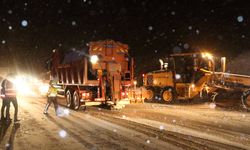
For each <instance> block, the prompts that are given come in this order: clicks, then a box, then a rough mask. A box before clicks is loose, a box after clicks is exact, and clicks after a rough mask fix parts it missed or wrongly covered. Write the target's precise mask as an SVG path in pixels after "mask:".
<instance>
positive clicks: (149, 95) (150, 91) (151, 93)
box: [146, 89, 155, 102]
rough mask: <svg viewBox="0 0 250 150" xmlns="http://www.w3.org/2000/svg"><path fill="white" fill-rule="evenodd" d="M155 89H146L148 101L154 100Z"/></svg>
mask: <svg viewBox="0 0 250 150" xmlns="http://www.w3.org/2000/svg"><path fill="white" fill-rule="evenodd" d="M154 95H155V94H154V91H153V89H147V91H146V100H147V101H150V102H151V101H153V100H154Z"/></svg>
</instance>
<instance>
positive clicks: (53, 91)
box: [48, 86, 57, 97]
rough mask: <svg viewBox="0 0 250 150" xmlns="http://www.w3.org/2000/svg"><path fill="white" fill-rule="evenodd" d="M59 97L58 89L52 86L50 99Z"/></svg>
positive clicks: (49, 93)
mask: <svg viewBox="0 0 250 150" xmlns="http://www.w3.org/2000/svg"><path fill="white" fill-rule="evenodd" d="M56 95H57V88H55V87H53V86H50V87H49V91H48V97H56Z"/></svg>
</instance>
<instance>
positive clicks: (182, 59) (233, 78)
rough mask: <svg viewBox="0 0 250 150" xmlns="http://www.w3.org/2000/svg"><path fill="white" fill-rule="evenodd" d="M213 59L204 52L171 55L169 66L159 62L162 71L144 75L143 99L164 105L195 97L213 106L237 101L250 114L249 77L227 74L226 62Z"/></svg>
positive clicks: (223, 59) (222, 59)
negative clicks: (156, 101) (209, 100)
mask: <svg viewBox="0 0 250 150" xmlns="http://www.w3.org/2000/svg"><path fill="white" fill-rule="evenodd" d="M216 59H217V60H220V63H218V62H217V61H216ZM216 59H215V57H214V56H213V55H211V54H210V53H204V52H199V53H180V54H172V55H170V58H169V61H168V63H163V61H162V60H161V61H160V62H161V70H158V71H153V72H149V73H147V74H143V85H144V87H145V88H146V92H145V96H144V97H145V98H146V99H147V100H149V101H154V100H158V101H159V100H160V101H161V102H164V103H173V102H176V101H178V100H189V99H194V98H196V97H197V98H201V99H211V100H213V101H214V102H215V103H216V104H219V103H227V102H228V101H229V100H233V101H239V100H240V102H241V105H242V106H243V108H245V109H247V110H250V76H247V75H240V74H232V73H226V58H225V57H221V58H220V59H218V58H216ZM218 70H221V71H218Z"/></svg>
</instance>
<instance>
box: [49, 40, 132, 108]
mask: <svg viewBox="0 0 250 150" xmlns="http://www.w3.org/2000/svg"><path fill="white" fill-rule="evenodd" d="M128 49H129V48H128V45H126V44H122V43H120V42H116V41H113V40H104V41H97V42H90V43H89V49H88V50H86V51H71V52H70V53H67V54H65V55H64V56H62V54H61V53H60V52H59V50H53V57H52V61H51V63H52V65H51V78H52V79H55V80H57V85H58V97H60V98H61V100H59V102H60V103H65V105H67V106H68V107H71V108H73V109H79V107H81V106H91V105H101V104H109V105H110V106H112V107H114V108H122V107H123V106H124V105H125V104H129V103H130V100H131V99H132V98H131V97H129V96H130V95H131V94H130V92H131V89H132V88H131V87H132V86H133V83H134V82H133V80H134V79H133V76H134V64H133V58H132V57H130V56H129V53H128Z"/></svg>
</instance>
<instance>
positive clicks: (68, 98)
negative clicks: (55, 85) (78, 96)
mask: <svg viewBox="0 0 250 150" xmlns="http://www.w3.org/2000/svg"><path fill="white" fill-rule="evenodd" d="M72 98H73V97H72V93H71V92H70V90H67V92H66V105H67V107H69V108H70V107H72Z"/></svg>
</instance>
